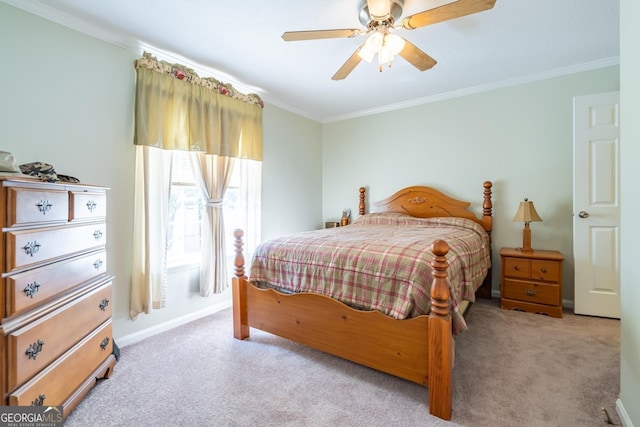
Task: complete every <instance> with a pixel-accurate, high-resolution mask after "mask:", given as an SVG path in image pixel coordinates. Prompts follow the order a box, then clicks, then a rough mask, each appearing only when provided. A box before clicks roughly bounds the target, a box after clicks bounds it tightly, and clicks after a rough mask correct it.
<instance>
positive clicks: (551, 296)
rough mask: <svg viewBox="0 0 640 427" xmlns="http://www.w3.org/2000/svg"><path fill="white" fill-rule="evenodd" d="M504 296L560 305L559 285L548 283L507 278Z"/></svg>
mask: <svg viewBox="0 0 640 427" xmlns="http://www.w3.org/2000/svg"><path fill="white" fill-rule="evenodd" d="M502 297H503V298H507V299H514V300H519V301H529V302H535V303H537V304H547V305H560V292H559V287H558V285H553V284H548V283H536V282H527V281H524V280H510V279H505V281H504V295H503V296H502Z"/></svg>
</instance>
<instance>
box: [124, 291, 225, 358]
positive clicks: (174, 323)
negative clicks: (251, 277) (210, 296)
mask: <svg viewBox="0 0 640 427" xmlns="http://www.w3.org/2000/svg"><path fill="white" fill-rule="evenodd" d="M231 303H232V301H231V299H228V300H226V301H223V302H220V303H218V304H215V305H212V306H211V307H208V308H205V309H203V310H199V311H196V312H193V313H189V314H187V315H185V316H181V317H177V318H175V319H171V320H170V321H167V322H164V323H161V324H159V325H155V326H152V327H151V328H147V329H144V330H142V331H138V332H134V333H132V334H129V335H124V336H122V337H120V338H118V342H117V343H118V346H119V347H121V348H122V347H126V346H128V345H131V344H135V343H137V342H138V341H142V340H143V339H145V338H149V337H152V336H154V335H158V334H159V333H162V332H166V331H168V330H171V329H173V328H176V327H178V326H182V325H184V324H187V323H189V322H193V321H194V320H198V319H200V318H202V317H205V316H209V315H211V314H213V313H217V312H218V311H221V310H224V309H226V308H229V307H231Z"/></svg>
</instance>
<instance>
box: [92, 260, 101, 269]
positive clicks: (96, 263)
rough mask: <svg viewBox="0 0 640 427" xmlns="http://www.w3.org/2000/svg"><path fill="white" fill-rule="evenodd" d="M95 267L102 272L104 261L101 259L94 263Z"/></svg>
mask: <svg viewBox="0 0 640 427" xmlns="http://www.w3.org/2000/svg"><path fill="white" fill-rule="evenodd" d="M93 266H94V267H95V269H96V270H100V267H102V260H101V259H97V260H96V261H95V262H94V263H93Z"/></svg>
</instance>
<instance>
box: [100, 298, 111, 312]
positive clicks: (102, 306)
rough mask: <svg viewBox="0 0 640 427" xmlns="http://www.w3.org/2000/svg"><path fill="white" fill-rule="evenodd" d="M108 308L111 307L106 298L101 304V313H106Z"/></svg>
mask: <svg viewBox="0 0 640 427" xmlns="http://www.w3.org/2000/svg"><path fill="white" fill-rule="evenodd" d="M108 306H109V300H108V299H107V298H105V299H103V300H102V302H101V303H100V310H101V311H106V310H107V307H108Z"/></svg>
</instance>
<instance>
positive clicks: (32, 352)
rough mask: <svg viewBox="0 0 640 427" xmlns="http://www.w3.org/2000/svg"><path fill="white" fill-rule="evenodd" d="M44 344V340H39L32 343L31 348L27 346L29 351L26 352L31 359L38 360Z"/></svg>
mask: <svg viewBox="0 0 640 427" xmlns="http://www.w3.org/2000/svg"><path fill="white" fill-rule="evenodd" d="M43 345H44V340H38V341H36V342H34V343H33V344H31V345H30V346H29V348H27V351H25V352H24V354H26V355H27V356H28V357H29V359H33V360H36V357H38V355H39V354H40V352H41V351H42V346H43Z"/></svg>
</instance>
